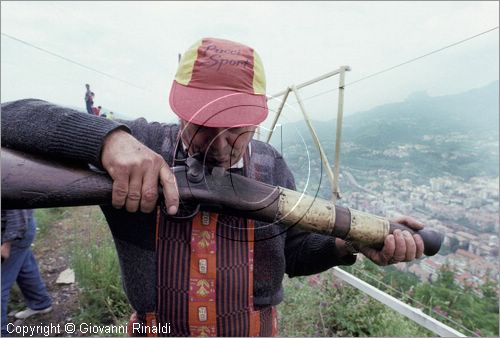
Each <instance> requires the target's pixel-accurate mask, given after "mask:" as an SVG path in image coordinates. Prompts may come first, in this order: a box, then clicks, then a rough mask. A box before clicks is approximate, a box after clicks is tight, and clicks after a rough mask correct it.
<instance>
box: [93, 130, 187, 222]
mask: <svg viewBox="0 0 500 338" xmlns="http://www.w3.org/2000/svg"><path fill="white" fill-rule="evenodd" d="M101 162H102V164H103V166H104V169H106V171H107V172H108V174H109V175H110V176H111V178H112V179H113V198H112V204H113V206H114V207H115V208H117V209H120V208H122V207H123V206H124V205H125V207H126V209H127V211H129V212H136V211H137V210H138V209H139V207H140V210H141V211H142V212H146V213H148V212H151V211H153V210H154V208H155V206H156V201H157V199H158V181H160V183H161V185H162V186H163V194H164V196H165V205H166V207H167V212H168V214H170V215H174V214H175V213H177V209H178V208H179V192H178V189H177V182H176V181H175V175H174V174H173V173H172V171H171V170H170V168H169V167H168V165H167V163H166V162H165V160H164V159H163V158H162V157H161V156H160V155H159V154H157V153H155V152H154V151H152V150H151V149H149V148H148V147H146V146H145V145H144V144H142V143H141V142H139V141H138V140H137V139H136V138H134V137H133V136H132V135H130V134H129V133H127V132H125V131H123V130H116V131H113V132H112V133H111V134H109V135H108V136H107V137H106V139H105V140H104V144H103V148H102V155H101Z"/></svg>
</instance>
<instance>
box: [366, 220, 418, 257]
mask: <svg viewBox="0 0 500 338" xmlns="http://www.w3.org/2000/svg"><path fill="white" fill-rule="evenodd" d="M391 223H399V224H404V225H406V226H408V227H409V228H411V229H413V230H421V229H423V228H424V226H423V225H422V224H421V223H420V222H418V221H416V220H415V219H413V218H411V217H408V216H403V217H399V218H396V219H393V220H391ZM360 252H361V253H362V254H363V255H365V256H366V257H368V258H369V259H370V260H371V261H373V262H374V263H375V264H377V265H388V264H396V263H399V262H410V261H412V260H414V259H416V258H420V257H421V256H422V254H423V252H424V242H423V241H422V238H421V237H420V236H419V235H415V234H414V235H412V234H410V232H409V231H405V230H404V231H401V230H399V229H397V230H394V233H393V234H390V235H388V236H387V237H386V238H385V241H384V246H383V247H382V249H380V250H376V249H373V248H370V247H362V248H360Z"/></svg>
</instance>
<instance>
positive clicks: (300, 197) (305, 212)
mask: <svg viewBox="0 0 500 338" xmlns="http://www.w3.org/2000/svg"><path fill="white" fill-rule="evenodd" d="M279 189H280V192H279V193H280V196H279V201H278V214H277V219H276V221H277V222H279V223H281V224H284V225H294V224H297V227H298V228H299V229H303V230H307V231H314V232H320V233H323V234H327V235H331V234H332V232H333V227H334V226H335V206H334V205H333V204H332V203H330V202H328V201H325V200H322V199H320V198H318V199H316V198H314V197H311V196H308V195H305V194H302V193H300V192H297V191H293V190H289V189H285V188H282V187H279Z"/></svg>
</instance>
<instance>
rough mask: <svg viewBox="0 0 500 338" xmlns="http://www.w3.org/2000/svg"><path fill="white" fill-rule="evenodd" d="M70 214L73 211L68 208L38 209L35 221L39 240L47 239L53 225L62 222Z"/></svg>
mask: <svg viewBox="0 0 500 338" xmlns="http://www.w3.org/2000/svg"><path fill="white" fill-rule="evenodd" d="M70 212H71V209H68V208H51V209H36V210H35V219H36V226H37V237H38V239H43V238H45V236H47V234H48V233H49V232H50V231H49V230H50V228H51V227H52V225H53V224H55V223H56V222H61V221H62V220H63V219H64V218H65V217H67V216H68V215H69V214H70Z"/></svg>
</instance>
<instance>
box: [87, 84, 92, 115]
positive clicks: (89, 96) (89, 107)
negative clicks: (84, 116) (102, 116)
mask: <svg viewBox="0 0 500 338" xmlns="http://www.w3.org/2000/svg"><path fill="white" fill-rule="evenodd" d="M85 88H87V90H86V91H85V107H86V108H87V113H89V114H93V112H92V106H93V105H94V97H93V93H92V92H91V91H90V85H89V84H88V83H87V84H86V85H85Z"/></svg>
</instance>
